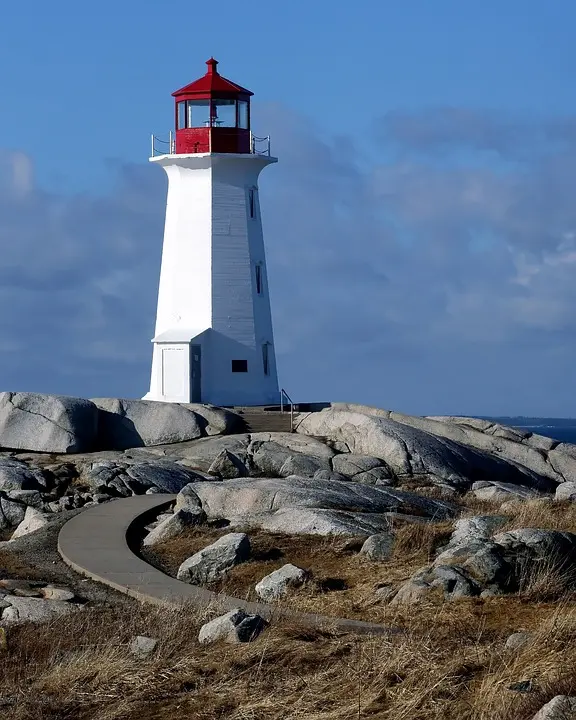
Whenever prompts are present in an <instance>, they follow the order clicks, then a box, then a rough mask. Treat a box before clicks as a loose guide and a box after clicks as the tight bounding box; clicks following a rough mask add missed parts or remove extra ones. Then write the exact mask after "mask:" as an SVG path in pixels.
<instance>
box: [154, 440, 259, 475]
mask: <svg viewBox="0 0 576 720" xmlns="http://www.w3.org/2000/svg"><path fill="white" fill-rule="evenodd" d="M249 444H250V435H248V434H247V433H244V434H242V435H226V436H223V437H207V438H200V440H191V441H189V442H183V443H178V444H177V445H159V446H157V447H149V448H147V450H146V453H147V454H148V455H150V454H154V455H156V456H164V457H165V456H174V457H178V458H180V462H182V463H184V462H185V463H186V465H187V466H188V467H191V468H194V469H197V470H201V471H203V472H208V470H209V468H210V466H211V465H212V463H213V462H214V461H215V460H216V458H217V457H218V456H219V455H220V453H221V452H222V450H228V451H229V452H231V453H232V454H233V455H236V457H238V458H240V460H241V461H242V462H244V463H245V462H246V460H247V456H248V445H249ZM140 452H141V451H140Z"/></svg>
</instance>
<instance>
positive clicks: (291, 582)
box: [254, 563, 310, 602]
mask: <svg viewBox="0 0 576 720" xmlns="http://www.w3.org/2000/svg"><path fill="white" fill-rule="evenodd" d="M309 575H310V573H309V572H308V571H307V570H303V569H302V568H299V567H296V565H291V564H290V563H288V564H287V565H283V566H282V567H281V568H279V569H278V570H274V572H271V573H270V574H269V575H266V577H264V578H262V580H260V582H259V583H257V585H256V587H255V588H254V589H255V590H256V594H257V595H258V597H259V598H261V599H262V600H264V601H266V602H271V601H273V600H278V599H279V598H282V597H284V596H285V595H287V594H288V591H289V590H290V589H292V588H298V587H300V586H301V585H303V584H304V583H305V582H306V580H307V578H308V577H309Z"/></svg>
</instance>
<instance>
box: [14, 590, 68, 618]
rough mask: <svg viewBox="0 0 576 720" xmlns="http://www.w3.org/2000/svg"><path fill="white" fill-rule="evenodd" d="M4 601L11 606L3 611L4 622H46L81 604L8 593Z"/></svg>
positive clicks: (66, 613)
mask: <svg viewBox="0 0 576 720" xmlns="http://www.w3.org/2000/svg"><path fill="white" fill-rule="evenodd" d="M4 602H7V603H9V607H7V608H6V609H5V610H3V611H2V622H4V623H18V622H45V621H46V620H53V619H54V618H57V617H61V616H62V615H68V614H69V613H72V612H76V611H77V610H78V609H79V607H80V606H78V605H74V604H73V603H69V602H63V601H62V600H44V599H39V598H30V597H15V596H14V595H6V597H5V598H4Z"/></svg>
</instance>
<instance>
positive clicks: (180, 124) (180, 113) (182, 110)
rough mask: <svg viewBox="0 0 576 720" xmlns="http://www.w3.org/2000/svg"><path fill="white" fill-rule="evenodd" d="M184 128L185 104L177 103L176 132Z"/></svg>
mask: <svg viewBox="0 0 576 720" xmlns="http://www.w3.org/2000/svg"><path fill="white" fill-rule="evenodd" d="M185 127H186V103H185V102H179V103H178V130H182V128H185Z"/></svg>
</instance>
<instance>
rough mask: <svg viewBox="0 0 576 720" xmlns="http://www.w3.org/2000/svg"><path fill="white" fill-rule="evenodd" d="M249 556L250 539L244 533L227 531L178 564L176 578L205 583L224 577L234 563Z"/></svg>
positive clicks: (192, 582) (237, 563)
mask: <svg viewBox="0 0 576 720" xmlns="http://www.w3.org/2000/svg"><path fill="white" fill-rule="evenodd" d="M249 557H250V540H249V539H248V535H245V534H244V533H228V534H227V535H224V536H223V537H221V538H219V539H218V540H216V542H214V543H212V544H211V545H208V546H207V547H205V548H203V549H202V550H200V552H197V553H196V554H195V555H192V557H189V558H188V559H187V560H184V562H183V563H182V564H181V565H180V567H179V568H178V574H177V578H178V580H183V581H184V582H188V583H191V584H193V585H205V584H207V583H211V582H215V581H216V580H219V579H220V578H222V577H224V575H226V574H227V573H228V571H229V570H231V569H232V568H233V567H234V566H235V565H239V564H240V563H242V562H245V561H246V560H248V558H249Z"/></svg>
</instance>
